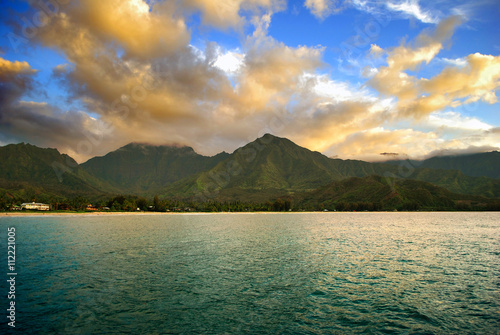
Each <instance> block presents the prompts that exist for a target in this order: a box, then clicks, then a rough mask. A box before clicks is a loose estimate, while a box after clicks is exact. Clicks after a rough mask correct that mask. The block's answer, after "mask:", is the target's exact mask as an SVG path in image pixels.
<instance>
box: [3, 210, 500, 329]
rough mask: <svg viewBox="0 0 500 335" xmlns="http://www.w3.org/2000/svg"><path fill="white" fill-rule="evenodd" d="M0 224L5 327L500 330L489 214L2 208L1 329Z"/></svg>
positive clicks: (497, 259) (497, 222) (497, 260)
mask: <svg viewBox="0 0 500 335" xmlns="http://www.w3.org/2000/svg"><path fill="white" fill-rule="evenodd" d="M8 227H15V230H16V236H15V238H16V265H15V266H16V273H17V276H16V287H15V290H16V297H15V303H16V323H15V325H16V331H17V333H27V334H352V333H365V334H499V333H500V213H303V214H302V213H301V214H295V213H293V214H292V213H290V214H288V213H287V214H259V213H256V214H166V215H116V216H93V215H89V216H87V215H83V216H46V215H44V216H43V217H7V218H0V240H1V250H0V269H2V270H1V272H0V276H1V277H3V278H2V280H1V283H2V284H1V287H0V290H1V292H0V293H1V295H2V299H1V300H0V303H1V306H0V310H2V311H3V312H2V319H3V320H2V323H1V324H0V328H1V329H0V333H2V334H3V333H9V328H11V327H9V326H8V325H7V321H8V319H7V318H6V316H7V311H6V309H7V308H8V304H9V301H8V300H7V299H6V297H7V293H8V290H9V288H8V287H7V285H6V280H7V279H8V278H7V273H8V269H7V245H6V243H7V228H8ZM1 277H0V278H1Z"/></svg>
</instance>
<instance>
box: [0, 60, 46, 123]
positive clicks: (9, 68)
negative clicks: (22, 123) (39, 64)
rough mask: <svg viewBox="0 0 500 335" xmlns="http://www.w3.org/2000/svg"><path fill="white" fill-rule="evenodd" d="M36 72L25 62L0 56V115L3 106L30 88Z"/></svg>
mask: <svg viewBox="0 0 500 335" xmlns="http://www.w3.org/2000/svg"><path fill="white" fill-rule="evenodd" d="M36 72H37V71H36V70H35V69H33V68H31V66H30V65H29V64H28V63H27V62H18V61H14V62H11V61H9V60H6V59H4V58H1V57H0V115H1V114H2V113H3V111H2V107H3V106H6V105H9V104H11V103H12V102H13V101H15V100H16V99H18V98H19V97H20V96H21V95H22V94H24V93H27V92H29V90H31V89H32V87H33V75H34V74H35V73H36Z"/></svg>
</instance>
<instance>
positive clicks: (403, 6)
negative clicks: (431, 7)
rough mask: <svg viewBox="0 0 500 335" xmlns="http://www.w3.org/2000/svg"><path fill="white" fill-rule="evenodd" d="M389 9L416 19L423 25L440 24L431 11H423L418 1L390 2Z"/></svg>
mask: <svg viewBox="0 0 500 335" xmlns="http://www.w3.org/2000/svg"><path fill="white" fill-rule="evenodd" d="M386 5H387V8H388V9H390V10H393V11H396V12H401V13H403V14H406V15H408V16H410V17H414V18H416V19H417V20H419V21H421V22H423V23H434V24H436V23H438V22H439V19H438V18H437V17H436V16H435V15H433V14H432V13H431V12H430V11H425V10H423V9H422V8H421V7H420V5H419V3H418V0H405V1H402V2H399V3H393V2H388V3H387V4H386Z"/></svg>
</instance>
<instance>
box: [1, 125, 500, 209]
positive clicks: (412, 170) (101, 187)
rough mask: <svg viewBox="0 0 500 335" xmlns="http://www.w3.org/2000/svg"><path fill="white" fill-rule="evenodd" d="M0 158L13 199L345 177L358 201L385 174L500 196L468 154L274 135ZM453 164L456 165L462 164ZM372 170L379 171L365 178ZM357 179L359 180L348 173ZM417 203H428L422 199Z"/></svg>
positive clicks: (280, 186)
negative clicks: (367, 157)
mask: <svg viewBox="0 0 500 335" xmlns="http://www.w3.org/2000/svg"><path fill="white" fill-rule="evenodd" d="M490 154H491V155H481V157H490V162H491V164H493V168H492V169H491V171H497V170H500V169H499V167H500V164H499V163H498V162H497V161H496V160H494V159H492V158H491V157H497V154H498V153H490ZM462 158H463V157H462ZM484 161H485V160H483V162H484ZM0 162H1V163H0V198H2V197H3V198H5V197H10V195H8V193H9V192H10V193H12V194H17V195H18V198H22V199H32V198H33V196H32V195H33V194H38V195H40V194H44V195H48V196H59V197H68V198H71V197H76V196H83V197H87V198H88V199H102V198H103V197H109V196H111V195H119V194H128V195H135V196H147V197H152V195H155V194H158V195H160V196H161V197H162V198H171V199H178V200H187V201H191V200H196V201H206V200H212V199H213V200H217V201H242V202H265V201H268V200H270V201H274V200H276V199H277V198H280V197H289V198H291V197H294V196H297V195H302V194H305V193H307V192H316V191H318V192H319V191H320V190H323V187H326V186H325V185H337V184H332V183H335V182H337V183H338V182H341V183H343V182H347V181H346V180H351V181H350V182H351V183H353V182H354V181H356V183H359V184H364V185H365V186H364V187H361V186H360V187H359V188H356V190H357V191H356V192H358V191H359V198H356V199H358V200H359V199H364V200H359V201H368V202H375V199H383V198H384V197H385V196H387V194H385V193H384V194H382V193H383V192H382V191H384V192H385V191H386V189H383V190H382V188H381V185H380V184H381V183H382V184H383V182H380V180H396V181H395V182H392V183H393V184H394V185H397V187H401V190H402V191H401V192H399V194H400V195H401V194H403V193H404V192H405V191H404V190H405V189H408V190H410V189H411V188H412V187H413V188H415V189H427V190H428V191H429V192H431V190H430V189H429V187H428V186H425V187H424V186H423V184H415V183H418V182H420V183H421V182H427V183H431V184H433V185H436V186H434V187H439V188H440V190H442V189H446V190H447V191H448V192H450V194H444V195H443V194H441V195H439V196H442V197H445V198H447V199H451V200H453V201H455V200H456V196H455V195H453V194H469V195H479V196H483V197H486V198H500V180H499V179H492V178H489V177H485V176H481V177H477V176H469V175H466V174H465V173H464V172H462V170H464V171H465V170H467V169H468V168H467V164H466V163H465V160H463V163H461V165H460V166H461V170H454V169H431V168H427V167H414V165H412V164H408V163H411V162H405V161H400V162H397V163H396V162H391V163H389V164H383V163H368V162H363V161H356V160H341V159H331V158H328V157H326V156H324V155H322V154H321V153H319V152H314V151H311V150H308V149H306V148H303V147H300V146H298V145H296V144H295V143H293V142H292V141H290V140H288V139H286V138H280V137H276V136H273V135H270V134H266V135H264V136H263V137H261V138H258V139H256V140H255V141H253V142H251V143H248V144H247V145H245V146H243V147H241V148H239V149H237V150H236V151H235V152H233V153H232V154H227V153H221V154H218V155H216V156H213V157H206V156H202V155H199V154H197V153H196V152H194V150H193V149H192V148H189V147H172V146H152V145H146V144H137V143H131V144H129V145H126V146H124V147H122V148H120V149H118V150H116V151H113V152H110V153H108V154H107V155H105V156H103V157H95V158H92V159H90V160H89V161H87V162H85V163H83V164H81V165H78V164H77V163H76V162H75V161H74V160H73V159H72V158H71V157H69V156H67V155H62V154H60V153H59V152H58V151H57V150H55V149H41V148H38V147H35V146H32V145H29V144H16V145H7V146H5V147H0ZM424 163H425V162H424ZM424 163H422V164H421V166H422V165H425V164H424ZM428 164H430V163H428ZM471 164H472V163H471ZM450 166H451V167H455V166H458V163H456V164H455V163H454V165H450ZM488 168H490V167H488ZM467 171H468V170H467ZM368 176H380V177H370V178H366V177H368ZM352 177H357V178H361V179H349V178H352ZM374 178H375V179H374ZM376 178H379V179H376ZM380 178H382V179H380ZM410 179H411V180H413V181H411V182H410V181H409V180H410ZM353 180H354V181H353ZM374 180H375V181H377V182H375V181H374ZM412 183H413V184H412ZM338 185H340V184H338ZM338 185H337V186H338ZM426 185H427V184H426ZM429 185H430V184H429ZM337 186H335V187H337ZM344 186H345V185H344ZM332 187H334V186H330V189H331V188H332ZM338 187H340V186H338ZM346 187H347V186H346ZM397 187H396V189H397ZM360 190H361V191H360ZM353 192H354V193H355V191H354V189H349V192H347V191H346V192H345V194H346V195H345V196H344V198H342V197H341V198H338V197H337V196H332V197H331V199H334V200H332V201H334V202H335V203H337V202H339V201H341V202H342V201H348V200H349V199H350V198H349V197H348V196H347V195H349V196H353V194H354V193H353ZM381 192H382V193H381ZM432 192H434V191H432ZM432 192H431V194H434V193H432ZM436 192H437V191H436ZM440 192H442V191H440ZM10 193H9V194H10ZM410 193H411V192H410ZM451 193H453V194H451ZM412 196H413V195H412V194H409V195H408V196H407V197H406V198H402V200H401V204H404V203H406V202H408V201H410V202H411V201H413V200H414V199H413V198H412ZM439 196H437V197H438V198H439ZM315 197H316V198H318V197H317V196H315ZM345 197H347V198H345ZM313 198H314V197H313ZM465 198H466V199H468V198H467V197H465ZM318 199H320V198H318ZM353 199H355V198H353ZM433 199H434V198H433ZM320 200H321V199H320ZM358 200H356V201H358ZM318 201H319V200H318ZM324 201H326V200H324ZM353 201H354V200H353ZM415 201H416V200H415ZM433 201H434V202H435V203H437V202H439V201H437V200H435V199H434V200H433ZM436 201H437V202H436ZM318 203H322V201H319V202H318ZM325 204H327V203H325ZM419 206H426V205H425V204H423V203H422V204H421V203H419Z"/></svg>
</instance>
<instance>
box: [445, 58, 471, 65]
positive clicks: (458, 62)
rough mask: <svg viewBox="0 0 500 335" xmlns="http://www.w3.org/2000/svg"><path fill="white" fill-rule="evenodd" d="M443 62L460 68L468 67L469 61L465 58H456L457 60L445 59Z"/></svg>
mask: <svg viewBox="0 0 500 335" xmlns="http://www.w3.org/2000/svg"><path fill="white" fill-rule="evenodd" d="M441 61H443V62H444V63H446V64H448V65H453V66H458V67H464V66H466V65H467V59H465V58H464V57H461V58H455V59H451V58H444V57H443V58H441Z"/></svg>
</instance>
